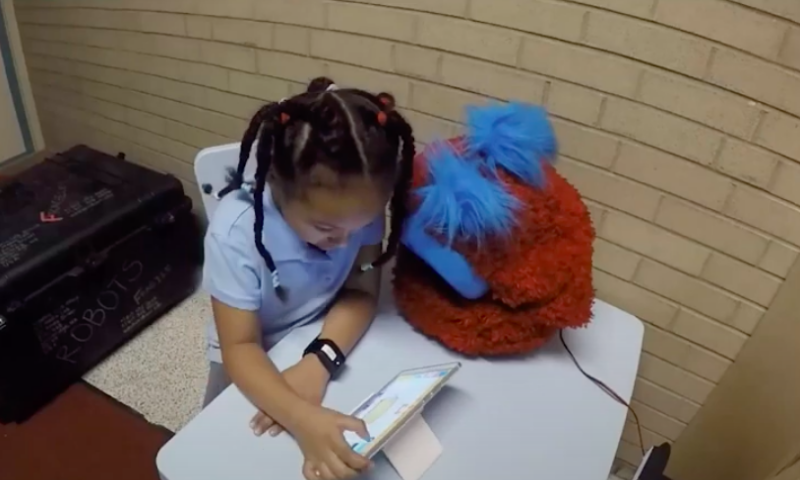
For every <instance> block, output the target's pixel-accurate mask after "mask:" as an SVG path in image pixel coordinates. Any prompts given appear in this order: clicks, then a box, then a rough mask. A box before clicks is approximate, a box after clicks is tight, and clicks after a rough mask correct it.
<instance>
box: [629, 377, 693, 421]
mask: <svg viewBox="0 0 800 480" xmlns="http://www.w3.org/2000/svg"><path fill="white" fill-rule="evenodd" d="M637 378H641V379H642V380H644V381H645V382H647V383H652V384H653V385H654V386H655V387H657V388H660V389H662V390H666V391H667V392H669V393H671V394H673V395H675V396H676V397H679V398H680V399H681V400H683V401H686V402H689V403H690V404H692V406H693V407H698V408H699V407H702V406H703V405H702V404H701V403H700V402H698V401H696V400H692V399H691V398H686V397H684V396H683V395H681V394H680V393H678V392H676V391H674V390H670V389H669V388H667V387H663V386H661V385H659V384H657V383H656V382H654V381H652V380H650V379H649V378H644V377H642V376H640V375H638V374H637ZM634 390H635V389H634ZM634 398H636V399H637V401H639V402H640V403H642V404H644V405H647V406H648V407H650V408H652V409H653V410H658V408H656V407H654V406H652V405H650V404H649V403H647V402H644V401H642V400H641V399H639V398H637V397H634ZM658 411H659V412H660V411H661V410H658ZM662 413H664V412H662ZM664 414H665V415H667V414H666V413H664ZM673 418H674V417H673ZM675 420H677V421H679V422H681V423H686V424H688V422H684V421H683V420H681V419H680V418H675Z"/></svg>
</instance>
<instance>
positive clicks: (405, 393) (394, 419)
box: [344, 365, 453, 453]
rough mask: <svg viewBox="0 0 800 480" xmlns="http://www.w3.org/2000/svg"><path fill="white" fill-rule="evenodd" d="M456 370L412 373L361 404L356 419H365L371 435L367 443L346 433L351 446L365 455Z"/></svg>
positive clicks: (448, 368) (350, 433)
mask: <svg viewBox="0 0 800 480" xmlns="http://www.w3.org/2000/svg"><path fill="white" fill-rule="evenodd" d="M452 370H453V367H452V366H450V365H443V366H441V367H437V368H431V369H424V370H412V371H409V372H404V373H401V374H400V375H398V376H397V377H395V379H394V380H392V381H391V382H390V383H389V384H388V385H386V386H385V387H383V388H382V389H381V390H380V391H378V392H377V393H375V394H374V395H372V397H370V398H369V399H368V400H367V401H366V402H364V403H363V404H361V405H360V406H359V407H358V408H357V409H356V411H354V412H353V416H355V417H357V418H360V419H362V420H364V423H366V424H367V430H368V431H369V434H370V435H371V436H372V442H368V441H366V440H364V439H362V438H361V437H359V436H358V435H357V434H355V433H353V432H345V434H344V437H345V440H346V441H347V443H348V444H350V446H351V447H352V448H353V450H354V451H355V452H357V453H364V452H365V451H366V450H367V447H369V445H370V443H373V442H378V441H380V440H381V436H382V435H384V434H385V433H387V432H390V431H391V430H392V428H393V427H394V426H395V425H396V424H397V423H398V422H400V421H402V420H403V414H404V413H405V412H406V411H407V410H408V409H410V408H414V407H415V406H416V405H417V404H418V403H419V402H420V401H421V400H422V399H424V398H425V396H426V395H428V394H429V393H430V392H431V391H432V390H434V388H435V387H436V386H437V385H438V384H439V383H440V382H441V381H442V380H443V378H444V377H446V376H447V375H448V374H449V373H451V372H452Z"/></svg>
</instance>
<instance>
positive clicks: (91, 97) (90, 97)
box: [38, 75, 226, 165]
mask: <svg viewBox="0 0 800 480" xmlns="http://www.w3.org/2000/svg"><path fill="white" fill-rule="evenodd" d="M65 76H69V75H65ZM73 78H79V79H81V80H84V79H83V78H82V77H73ZM96 83H102V82H96ZM104 85H110V84H105V83H104ZM38 88H40V89H41V88H43V89H48V90H61V91H65V92H71V93H74V94H77V95H79V96H81V97H86V98H89V99H92V100H99V101H101V102H105V103H109V104H112V105H116V106H118V107H123V108H126V109H128V110H132V111H135V112H140V113H145V114H147V115H151V116H153V117H157V118H161V119H163V120H168V121H170V122H174V123H177V124H180V125H183V126H186V127H190V128H194V129H196V130H200V131H201V132H206V133H211V134H214V135H217V136H220V137H226V135H224V134H222V133H220V132H215V131H212V130H208V129H206V128H203V127H199V126H197V125H192V124H189V123H185V122H183V121H181V120H176V119H174V118H170V117H165V116H163V115H159V114H157V113H155V112H150V111H147V110H141V109H138V108H135V107H131V106H128V105H125V104H123V103H119V102H115V101H111V100H107V99H105V98H101V97H96V96H94V95H88V94H85V93H83V92H75V91H74V90H67V89H64V88H62V87H61V86H54V85H49V84H39V87H38ZM139 93H142V92H139ZM147 95H150V96H151V97H154V98H165V97H159V96H157V95H152V94H147ZM57 102H58V101H57ZM58 103H59V104H60V105H64V106H69V107H71V108H78V109H79V110H82V111H84V112H86V113H91V114H93V115H97V116H100V117H103V118H106V119H109V120H112V121H114V122H117V123H122V124H124V125H128V126H130V127H133V128H137V129H139V130H143V131H145V132H150V133H152V134H154V135H158V136H160V137H163V138H166V139H169V140H171V141H173V142H176V143H181V144H183V145H185V146H188V147H191V148H205V147H197V146H195V145H190V144H188V143H186V142H183V141H181V140H178V139H177V138H173V137H168V136H166V135H164V134H163V133H159V132H155V131H153V130H148V129H145V128H141V127H139V126H136V125H132V124H129V123H126V122H123V121H120V120H117V119H115V118H112V117H109V116H107V115H104V114H102V113H100V112H95V111H93V110H86V109H85V108H82V107H74V106H71V105H68V104H67V103H64V102H58ZM176 103H182V104H183V105H190V104H187V103H183V102H176ZM198 108H199V107H198ZM151 150H153V149H152V148H151ZM162 153H163V152H162ZM173 158H176V157H173ZM181 161H182V162H183V163H186V164H188V165H192V164H191V163H189V162H187V161H184V160H181Z"/></svg>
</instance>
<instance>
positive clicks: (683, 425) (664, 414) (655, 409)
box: [632, 375, 688, 436]
mask: <svg viewBox="0 0 800 480" xmlns="http://www.w3.org/2000/svg"><path fill="white" fill-rule="evenodd" d="M638 377H640V378H644V377H642V376H641V375H638ZM644 379H645V380H647V379H646V378H644ZM650 382H652V383H655V382H653V381H652V380H650ZM662 388H665V389H668V388H667V387H662ZM668 390H669V389H668ZM670 391H672V390H670ZM673 393H674V392H673ZM632 401H635V402H637V403H638V404H640V405H642V406H643V407H646V408H647V409H648V410H654V411H655V412H657V413H660V414H661V415H663V416H665V417H667V418H669V419H672V420H674V421H675V422H677V423H680V424H681V426H682V427H683V428H685V427H686V426H687V425H688V423H687V422H684V421H683V420H680V419H678V418H675V417H673V416H671V415H668V414H666V413H665V412H662V411H661V410H659V409H657V408H653V407H651V406H650V405H648V404H646V403H643V402H641V401H639V399H635V400H632ZM655 433H658V432H655ZM662 436H665V435H663V434H662Z"/></svg>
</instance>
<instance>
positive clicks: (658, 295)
mask: <svg viewBox="0 0 800 480" xmlns="http://www.w3.org/2000/svg"><path fill="white" fill-rule="evenodd" d="M601 238H602V237H601ZM603 240H605V238H603ZM606 241H607V242H609V243H612V244H614V245H616V246H618V247H621V248H624V247H622V246H621V245H617V244H616V243H614V242H612V241H610V240H606ZM639 255H641V254H639ZM642 257H643V258H646V259H648V260H650V261H651V262H653V263H657V264H659V265H661V266H664V267H667V268H669V269H671V270H676V271H678V272H680V270H677V269H675V268H673V267H670V266H669V265H667V264H666V263H663V262H660V261H658V260H656V259H654V258H650V257H647V256H645V255H642ZM592 268H596V269H598V270H600V271H601V272H603V273H605V274H606V275H610V276H612V277H614V278H616V279H617V280H620V281H623V282H625V283H629V284H631V285H634V286H636V287H638V288H641V289H642V290H645V291H647V292H649V293H651V294H653V295H655V296H656V297H658V298H660V299H662V300H666V301H667V302H669V303H671V304H677V306H678V307H679V308H683V309H685V310H688V311H690V312H692V313H694V314H697V315H699V316H701V317H704V318H707V319H709V320H711V321H713V322H714V323H716V324H719V325H721V326H723V327H726V328H729V329H731V330H734V331H736V332H738V333H741V334H742V335H744V336H746V337H750V336H752V334H750V333H747V332H743V331H741V330H739V329H738V328H736V327H733V326H731V325H728V324H726V323H725V322H723V321H721V320H717V319H716V318H713V317H709V316H708V315H705V314H703V313H701V312H699V311H697V310H695V309H693V308H691V307H688V306H686V305H684V304H682V303H681V302H679V301H678V300H674V299H671V298H669V297H666V296H664V294H662V293H658V292H656V291H654V290H651V289H650V288H648V287H646V286H644V285H641V284H638V283H636V282H634V281H631V280H625V279H624V278H622V277H619V276H617V275H614V274H613V273H611V272H608V271H606V270H604V269H602V268H600V267H599V266H597V265H592ZM681 273H684V272H681ZM684 275H687V276H690V277H691V275H689V274H686V273H684ZM693 278H695V279H696V280H699V281H700V282H703V283H706V284H708V285H711V286H713V287H715V288H719V289H720V290H723V291H724V292H726V293H729V292H728V291H727V290H725V289H723V288H721V287H719V286H717V285H714V284H713V283H709V282H708V281H706V280H703V279H701V278H697V277H693ZM732 295H736V294H732ZM737 297H738V296H737ZM734 299H735V300H739V298H734ZM759 308H762V309H763V308H764V307H760V306H759ZM764 313H766V309H765V312H764ZM637 318H638V317H637ZM673 320H674V319H673ZM643 321H644V320H643ZM646 323H650V322H646ZM673 335H676V334H674V333H673ZM680 338H683V337H680ZM688 341H690V340H688ZM692 343H695V342H692ZM698 345H699V344H698ZM704 348H708V347H704ZM718 355H722V354H719V353H718ZM722 356H723V357H725V356H724V355H722ZM725 358H727V357H725Z"/></svg>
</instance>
